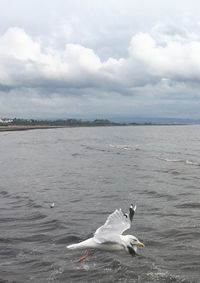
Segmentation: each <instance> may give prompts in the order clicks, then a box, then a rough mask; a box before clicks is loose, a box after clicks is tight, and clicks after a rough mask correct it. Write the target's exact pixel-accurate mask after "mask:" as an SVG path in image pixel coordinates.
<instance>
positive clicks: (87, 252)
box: [78, 250, 89, 262]
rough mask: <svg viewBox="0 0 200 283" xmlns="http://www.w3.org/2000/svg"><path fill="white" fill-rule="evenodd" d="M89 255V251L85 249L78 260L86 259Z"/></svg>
mask: <svg viewBox="0 0 200 283" xmlns="http://www.w3.org/2000/svg"><path fill="white" fill-rule="evenodd" d="M88 255H89V251H88V250H85V252H84V253H83V254H82V256H81V257H80V258H79V259H78V262H82V261H84V260H85V259H86V258H87V257H88Z"/></svg>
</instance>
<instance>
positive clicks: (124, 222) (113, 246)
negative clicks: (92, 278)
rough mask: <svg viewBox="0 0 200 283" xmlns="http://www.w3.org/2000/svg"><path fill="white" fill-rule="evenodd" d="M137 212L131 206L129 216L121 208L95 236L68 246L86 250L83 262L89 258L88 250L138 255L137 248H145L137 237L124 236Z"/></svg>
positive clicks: (81, 259)
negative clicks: (123, 251) (120, 251)
mask: <svg viewBox="0 0 200 283" xmlns="http://www.w3.org/2000/svg"><path fill="white" fill-rule="evenodd" d="M135 211H136V206H135V207H133V205H132V204H131V206H130V208H129V214H127V213H124V212H123V211H122V210H121V208H120V209H116V210H115V211H114V212H113V213H112V214H110V215H109V216H108V218H107V220H106V222H105V224H104V225H102V226H101V227H99V228H98V229H97V230H96V232H95V233H94V236H93V237H92V238H89V239H87V240H85V241H82V242H80V243H78V244H72V245H69V246H67V248H68V249H71V250H86V253H85V254H84V255H83V256H82V257H81V258H80V259H79V261H83V260H84V259H85V258H86V257H87V256H88V251H87V249H99V250H105V251H119V250H125V251H127V252H128V253H129V254H130V255H132V256H134V255H136V254H137V247H144V244H143V243H141V242H140V241H139V240H138V239H137V238H136V237H135V236H132V235H122V233H123V232H124V231H126V230H127V229H129V228H130V227H131V222H132V220H133V216H134V214H135Z"/></svg>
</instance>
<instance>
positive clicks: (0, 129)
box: [0, 125, 66, 132]
mask: <svg viewBox="0 0 200 283" xmlns="http://www.w3.org/2000/svg"><path fill="white" fill-rule="evenodd" d="M55 128H66V126H48V125H43V126H42V125H41V126H17V125H16V126H2V127H0V132H11V131H28V130H40V129H55Z"/></svg>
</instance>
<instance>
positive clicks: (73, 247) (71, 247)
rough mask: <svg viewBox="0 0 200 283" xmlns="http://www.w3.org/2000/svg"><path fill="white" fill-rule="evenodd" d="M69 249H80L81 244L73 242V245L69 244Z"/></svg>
mask: <svg viewBox="0 0 200 283" xmlns="http://www.w3.org/2000/svg"><path fill="white" fill-rule="evenodd" d="M67 249H69V250H78V249H80V247H79V244H72V245H69V246H67Z"/></svg>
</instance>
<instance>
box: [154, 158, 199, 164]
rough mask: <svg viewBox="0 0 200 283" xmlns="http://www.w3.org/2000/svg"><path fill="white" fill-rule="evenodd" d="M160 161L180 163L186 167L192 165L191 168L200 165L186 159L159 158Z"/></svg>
mask: <svg viewBox="0 0 200 283" xmlns="http://www.w3.org/2000/svg"><path fill="white" fill-rule="evenodd" d="M159 159H160V160H163V161H166V162H181V163H185V164H186V165H193V166H200V163H197V162H194V161H191V160H188V159H186V160H185V159H169V158H163V157H160V158H159Z"/></svg>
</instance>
